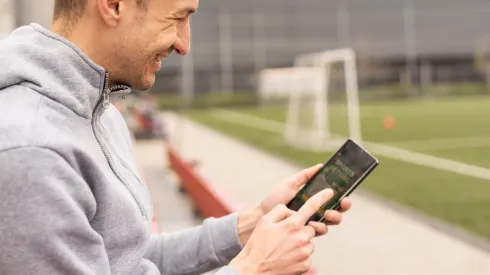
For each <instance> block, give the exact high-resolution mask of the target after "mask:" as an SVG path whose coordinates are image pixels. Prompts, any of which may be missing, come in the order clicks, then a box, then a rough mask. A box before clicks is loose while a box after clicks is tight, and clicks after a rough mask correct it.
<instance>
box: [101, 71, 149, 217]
mask: <svg viewBox="0 0 490 275" xmlns="http://www.w3.org/2000/svg"><path fill="white" fill-rule="evenodd" d="M128 89H129V87H128V86H125V85H116V86H114V87H111V88H109V74H108V73H106V74H105V80H104V89H103V91H102V96H101V99H100V100H99V102H98V103H97V105H96V107H95V109H94V111H93V113H92V130H93V131H94V135H95V138H96V140H97V142H98V143H99V147H100V149H101V150H102V152H103V153H104V156H105V158H106V160H107V163H108V164H109V167H110V168H111V170H112V172H113V173H114V175H116V177H117V178H118V179H119V181H121V182H122V183H123V184H124V186H125V187H126V189H127V190H128V192H129V193H130V194H131V196H132V197H133V199H134V201H135V202H136V204H137V206H138V209H139V211H140V214H141V216H142V217H143V219H144V222H145V223H148V222H149V219H148V217H147V216H146V213H145V211H144V210H143V206H142V205H141V203H140V202H139V200H138V199H137V198H136V194H135V192H134V190H133V189H132V188H131V186H130V185H129V184H128V183H127V182H126V181H125V180H124V179H123V178H122V177H121V175H119V173H118V171H117V168H116V166H115V165H114V162H113V159H112V157H111V155H110V154H109V150H108V149H107V148H106V147H105V145H104V143H103V142H102V139H101V137H100V134H99V132H98V131H97V122H98V120H99V118H100V114H99V112H100V111H101V110H102V109H107V108H109V106H110V103H111V101H110V95H111V93H117V92H118V91H121V90H128Z"/></svg>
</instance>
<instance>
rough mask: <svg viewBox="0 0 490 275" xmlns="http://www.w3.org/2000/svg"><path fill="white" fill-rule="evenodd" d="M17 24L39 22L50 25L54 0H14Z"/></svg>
mask: <svg viewBox="0 0 490 275" xmlns="http://www.w3.org/2000/svg"><path fill="white" fill-rule="evenodd" d="M0 1H1V0H0ZM14 1H15V4H16V22H17V25H18V26H21V25H27V24H30V23H39V24H41V25H42V26H44V27H45V28H50V27H51V21H52V16H53V7H54V0H14Z"/></svg>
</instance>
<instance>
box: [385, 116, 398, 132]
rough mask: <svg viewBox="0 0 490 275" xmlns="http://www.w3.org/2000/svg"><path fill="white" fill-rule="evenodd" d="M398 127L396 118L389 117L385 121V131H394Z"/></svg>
mask: <svg viewBox="0 0 490 275" xmlns="http://www.w3.org/2000/svg"><path fill="white" fill-rule="evenodd" d="M395 126H396V120H395V118H394V117H391V116H387V117H385V118H384V119H383V128H384V129H385V130H393V129H394V128H395Z"/></svg>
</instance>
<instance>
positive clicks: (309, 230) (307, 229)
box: [304, 225, 316, 241]
mask: <svg viewBox="0 0 490 275" xmlns="http://www.w3.org/2000/svg"><path fill="white" fill-rule="evenodd" d="M304 232H305V235H306V236H307V238H308V241H309V240H311V239H313V238H314V237H315V235H316V231H315V228H314V227H313V226H309V225H308V226H305V227H304Z"/></svg>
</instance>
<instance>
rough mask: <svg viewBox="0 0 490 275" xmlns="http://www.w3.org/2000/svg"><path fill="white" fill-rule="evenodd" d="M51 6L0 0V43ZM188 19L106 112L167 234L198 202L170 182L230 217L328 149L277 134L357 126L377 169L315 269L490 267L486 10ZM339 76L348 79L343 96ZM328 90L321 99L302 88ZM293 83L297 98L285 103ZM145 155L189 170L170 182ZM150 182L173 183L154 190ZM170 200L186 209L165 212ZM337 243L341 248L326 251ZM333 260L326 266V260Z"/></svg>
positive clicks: (218, 1) (434, 2) (416, 4)
mask: <svg viewBox="0 0 490 275" xmlns="http://www.w3.org/2000/svg"><path fill="white" fill-rule="evenodd" d="M52 6H53V1H34V0H15V1H14V0H0V38H1V37H2V36H5V35H8V33H9V32H10V31H12V30H13V29H14V28H16V27H18V26H21V25H24V24H28V23H30V22H37V23H40V24H42V25H43V26H45V27H48V28H49V25H50V21H51V13H52ZM191 23H192V45H191V51H190V53H189V54H188V55H187V56H185V57H180V56H177V55H172V56H170V57H169V58H167V59H166V60H164V62H163V63H164V64H163V69H162V70H161V71H160V72H159V73H158V74H157V81H156V83H155V85H154V87H153V88H152V89H151V90H150V91H145V92H141V93H135V94H134V95H132V96H131V97H128V98H127V99H124V100H121V101H119V102H115V104H116V105H117V107H118V108H119V109H120V110H121V111H122V112H123V113H124V115H125V117H126V118H127V121H128V125H129V126H130V128H131V129H132V130H133V132H134V133H135V135H136V136H137V138H138V141H137V146H140V147H137V148H140V151H138V152H140V153H138V154H139V155H138V158H139V160H140V161H141V163H143V166H144V167H145V165H147V166H146V167H153V168H148V170H146V175H147V181H148V182H150V183H149V184H150V185H152V184H153V183H151V182H152V181H155V182H156V183H155V185H156V186H157V187H152V188H153V189H152V190H154V191H152V193H153V196H154V197H156V204H157V208H158V207H161V208H162V210H161V212H165V211H166V210H165V209H167V212H165V213H167V214H162V216H161V217H158V220H159V221H160V222H161V224H162V225H163V228H165V225H166V224H167V225H169V227H170V228H173V227H171V226H170V225H171V224H172V223H176V224H179V226H184V227H185V226H188V225H192V224H195V223H197V221H196V220H195V217H194V216H193V215H192V214H186V213H187V212H192V211H193V210H195V211H194V212H196V211H197V212H199V211H201V214H202V212H203V211H204V210H203V209H200V210H199V209H197V210H196V209H194V208H196V201H195V200H196V196H199V194H198V195H192V196H183V195H182V194H180V193H175V190H180V191H182V192H184V193H186V192H187V193H192V194H194V193H193V192H192V190H190V189H189V188H193V187H189V186H191V185H186V186H187V187H185V188H184V187H182V186H181V187H180V188H179V187H178V186H179V184H183V182H182V181H183V180H182V175H181V174H179V173H197V174H198V175H200V177H201V178H202V179H203V181H206V182H209V183H211V185H212V186H213V187H212V189H213V190H214V191H213V192H217V193H220V194H223V195H222V197H224V198H225V200H227V201H234V202H236V203H233V204H234V205H238V206H237V209H240V207H246V206H249V205H255V204H256V203H257V202H258V201H260V199H261V198H262V197H263V194H262V193H263V192H265V191H269V190H273V185H274V184H277V183H278V182H279V179H280V178H284V177H286V176H287V175H290V174H291V173H294V172H295V171H297V170H298V169H300V168H303V167H306V166H309V165H313V164H315V163H319V162H320V163H322V162H325V161H326V160H327V159H328V158H329V157H330V155H331V153H332V152H333V150H334V149H333V148H335V146H336V145H335V146H334V147H330V148H327V149H325V150H311V148H305V147H299V146H296V145H295V144H294V143H291V142H289V141H288V140H287V138H285V129H286V126H287V125H291V123H293V122H294V123H296V124H298V125H299V128H298V127H297V128H296V129H297V130H296V131H297V132H298V133H297V134H298V135H299V136H301V134H302V133H301V129H303V128H304V129H306V128H311V127H313V128H314V127H317V128H316V129H313V130H319V131H323V132H324V133H326V140H328V138H330V137H333V136H335V137H337V138H338V137H340V138H347V137H350V136H351V134H352V129H353V128H355V129H357V130H358V131H360V136H361V140H360V141H362V142H363V144H364V145H365V146H366V148H367V149H368V150H369V151H370V152H372V153H373V154H374V155H375V156H376V157H378V158H379V160H380V167H379V168H378V169H377V170H376V172H374V173H373V174H372V175H371V176H370V177H369V178H368V179H367V180H366V181H365V183H363V184H362V187H361V188H360V190H359V194H358V197H356V199H358V200H359V203H358V205H356V206H355V208H356V209H355V210H353V213H352V214H351V216H350V217H348V218H346V222H345V223H346V225H345V227H339V228H338V229H335V230H337V231H335V230H334V232H333V234H332V236H333V237H331V239H329V240H328V241H325V242H326V245H325V246H322V247H324V248H320V249H319V252H317V255H319V256H317V257H318V258H316V264H317V266H318V273H324V274H330V273H329V272H330V271H332V270H334V271H335V272H336V273H335V274H360V273H358V272H360V270H359V267H358V266H356V264H355V263H354V264H353V263H352V262H350V261H355V262H356V263H364V264H365V265H364V268H363V269H362V270H363V271H365V272H364V273H365V274H413V273H415V272H417V273H418V274H441V275H442V274H444V275H447V274H465V272H469V271H471V272H472V273H476V274H490V269H489V268H490V267H488V266H487V265H485V266H482V265H479V264H476V263H477V262H478V263H483V262H486V263H490V255H489V251H490V249H489V248H490V245H489V241H490V182H489V179H490V127H489V126H490V124H489V119H490V31H489V26H490V2H489V1H488V0H464V1H463V0H343V1H330V0H301V1H293V0H268V1H259V0H247V1H242V0H227V1H223V0H201V1H200V7H199V11H198V13H197V14H196V15H195V16H193V17H192V20H191ZM346 48H347V49H352V52H353V53H354V60H355V66H354V67H352V68H349V69H348V68H347V67H346V66H345V64H347V63H346V62H345V60H344V59H342V60H341V61H340V62H336V63H325V64H323V63H322V64H320V63H319V64H318V65H317V66H309V67H316V68H321V69H324V68H325V67H328V68H329V70H330V74H329V75H323V76H320V77H316V78H315V77H312V76H309V77H305V78H304V79H303V80H301V81H297V82H294V81H293V80H291V79H292V78H294V76H297V75H299V73H298V72H297V71H296V69H297V66H295V60H296V59H297V58H298V57H299V56H302V55H305V54H310V53H317V52H321V53H325V54H326V56H329V54H332V53H333V52H334V51H335V50H338V49H346ZM342 58H345V56H344V55H342ZM317 61H318V60H317ZM274 68H289V69H290V74H287V75H286V74H283V75H281V73H277V74H275V75H276V80H277V81H279V82H280V83H279V84H271V86H269V88H268V89H265V90H264V89H261V87H262V86H261V84H263V83H264V82H263V81H266V82H267V81H272V80H267V79H265V78H263V77H264V76H263V75H264V72H266V71H272V72H274V70H271V69H274ZM295 68H296V69H295ZM346 75H347V76H348V75H350V76H354V77H355V84H356V85H355V87H354V88H352V87H349V86H348V85H346ZM264 79H265V80H264ZM327 80H328V94H327V93H326V90H325V93H322V92H320V94H324V95H325V96H324V97H322V96H321V95H319V93H318V92H311V91H310V92H308V90H311V88H310V87H311V85H310V84H311V83H312V82H315V83H316V81H320V82H321V81H327ZM281 83H283V84H284V83H289V84H287V85H286V87H284V85H283V86H281V85H280V84H281ZM291 83H292V84H291ZM293 84H294V85H297V86H298V87H299V90H301V91H302V92H301V91H297V92H298V93H301V94H304V95H308V96H306V97H305V98H306V99H303V100H299V101H294V100H293V99H292V97H291V93H292V91H291V87H287V86H290V85H293ZM281 89H283V92H281V91H279V92H278V90H281ZM348 91H349V92H348ZM269 94H273V95H274V96H272V97H269V96H268V95H269ZM347 94H352V95H354V97H350V98H349V97H347V96H346V95H347ZM264 98H267V99H266V100H265V99H264ZM319 100H322V101H323V102H324V104H320V105H315V104H316V103H317V102H318V101H319ZM294 102H296V103H298V102H299V103H298V104H297V105H295V106H297V107H294V108H296V109H294V108H293V107H291V106H292V105H294ZM317 106H320V107H318V108H320V111H319V112H315V110H318V109H315V108H317ZM292 108H293V109H294V110H297V111H299V112H296V114H297V115H299V114H300V115H301V116H302V118H301V119H300V120H295V119H294V115H293V114H292V113H291V112H292V110H293V109H292ZM349 108H350V111H349ZM352 110H354V111H352ZM355 110H358V111H359V115H357V113H356V111H355ZM322 114H323V115H324V117H325V119H322V118H319V117H318V116H322ZM311 121H324V123H326V124H328V126H325V127H324V126H321V127H319V126H318V124H315V123H311ZM315 125H316V126H315ZM318 127H319V128H320V129H318ZM162 139H163V140H164V143H163V142H161V140H162ZM155 144H165V146H166V147H165V148H166V149H168V148H172V149H173V150H174V152H177V154H179V155H180V156H181V157H182V159H184V160H185V162H193V164H192V165H191V166H192V167H193V168H189V167H187V168H189V169H188V171H187V172H186V171H184V172H182V170H181V171H180V172H179V171H176V170H175V169H173V168H175V166H174V164H172V163H171V161H170V163H169V160H168V159H167V157H166V153H163V152H164V150H163V149H162V148H160V147H157V149H155V147H152V146H154V145H155ZM334 144H336V143H334ZM159 146H160V145H159ZM166 149H165V150H166ZM160 150H161V151H160ZM160 152H161V153H160ZM145 154H148V155H145ZM155 154H159V155H163V156H162V158H161V159H160V158H159V159H157V160H155V158H154V157H155ZM155 162H158V164H155ZM167 165H168V167H169V168H170V169H167V168H165V169H164V167H167ZM143 169H147V168H143ZM160 170H161V171H160ZM184 170H185V169H184ZM237 175H238V176H237ZM155 177H165V178H166V179H167V180H166V181H165V182H166V183H165V184H168V183H169V182H174V184H169V186H171V187H168V188H167V187H162V185H163V186H167V185H165V184H162V183H161V182H160V180H159V179H160V178H159V179H155ZM271 181H274V182H271ZM200 190H201V189H200ZM257 190H260V192H259V193H257ZM199 192H201V193H203V192H204V191H199ZM199 192H198V193H199ZM169 194H170V195H169ZM203 196H204V195H203ZM189 197H190V199H189ZM171 198H172V199H171ZM174 198H178V200H179V202H177V201H174V200H175V199H174ZM170 201H172V203H170ZM176 203H178V204H179V205H180V206H181V207H180V208H179V209H183V210H182V211H181V212H179V214H175V213H170V212H168V207H170V206H171V205H174V204H176ZM189 205H191V206H189ZM193 205H194V206H193ZM209 205H211V203H209ZM198 206H199V207H204V208H206V205H205V206H202V205H198ZM199 207H197V208H199ZM209 207H214V206H209ZM204 212H205V211H204ZM204 216H206V215H204ZM184 217H186V218H184ZM184 219H185V220H187V221H188V222H182V220H184ZM169 227H167V228H169ZM176 228H177V227H176ZM343 228H347V229H343ZM361 228H362V229H361ZM353 236H357V237H356V238H358V239H356V238H354V237H353ZM366 239H367V240H370V241H369V244H368V243H366ZM336 242H338V245H339V246H342V247H345V248H342V249H338V248H337V247H336V250H335V251H332V249H330V250H329V249H328V245H329V244H330V247H331V245H332V244H337V243H336ZM325 247H326V248H325ZM329 257H330V259H335V260H332V261H335V262H336V263H338V264H334V265H333V264H332V263H331V262H332V261H329V263H327V264H325V261H324V259H325V258H329ZM386 257H393V259H391V260H387V261H386V260H383V259H387V258H386ZM349 259H350V261H349ZM401 266H403V268H400V267H401Z"/></svg>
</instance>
